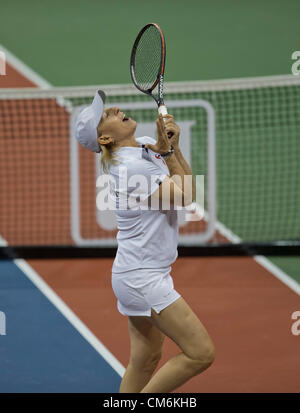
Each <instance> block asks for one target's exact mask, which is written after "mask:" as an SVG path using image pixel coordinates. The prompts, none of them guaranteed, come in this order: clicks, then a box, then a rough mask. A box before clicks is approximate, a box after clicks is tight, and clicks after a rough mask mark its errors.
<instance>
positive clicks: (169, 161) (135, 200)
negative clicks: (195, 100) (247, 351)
mask: <svg viewBox="0 0 300 413" xmlns="http://www.w3.org/2000/svg"><path fill="white" fill-rule="evenodd" d="M104 103H105V95H104V93H103V92H102V91H97V93H96V94H95V97H94V100H93V102H92V104H91V105H90V106H88V107H87V108H85V109H84V110H83V111H82V112H81V113H80V114H79V116H78V119H77V122H76V138H77V139H78V141H79V142H80V143H81V144H82V145H83V146H85V147H86V148H88V149H90V150H92V151H93V152H98V153H99V152H102V154H101V159H102V161H101V162H102V166H103V169H104V170H106V171H108V172H109V174H110V176H111V177H113V178H114V182H116V186H115V188H114V192H115V194H116V197H115V200H116V202H117V203H118V207H117V208H116V210H115V213H116V218H117V224H118V230H119V231H118V235H117V240H118V250H117V254H116V257H115V260H114V263H113V267H112V288H113V291H114V293H115V295H116V297H117V305H118V310H119V312H120V313H121V314H123V315H125V316H127V317H128V327H129V335H130V346H131V348H130V359H129V364H128V366H127V368H126V371H125V374H124V376H123V379H122V382H121V385H120V393H139V392H141V393H168V392H172V391H173V390H175V389H177V388H178V387H179V386H181V385H182V384H184V383H185V382H186V381H187V380H189V379H190V378H191V377H193V376H196V375H198V374H199V373H201V372H203V371H204V370H206V369H207V368H208V367H209V366H210V365H211V364H212V363H213V361H214V357H215V349H214V345H213V342H212V340H211V338H210V337H209V335H208V333H207V331H206V329H205V327H204V326H203V324H202V323H201V321H200V320H199V318H198V317H197V315H196V314H195V313H194V312H193V310H192V309H191V308H190V306H189V305H188V304H187V302H186V301H185V300H184V298H183V297H182V296H181V294H180V293H179V292H178V291H176V290H175V289H174V284H173V279H172V276H171V274H170V271H171V265H172V264H173V262H174V261H175V260H176V258H177V241H178V223H177V210H176V208H175V206H176V205H177V204H180V202H183V205H188V204H190V203H191V202H192V199H193V198H194V196H195V194H194V191H195V188H194V184H193V179H190V180H187V183H184V185H181V184H180V182H179V180H178V179H183V177H184V175H188V176H190V177H192V172H191V169H190V166H189V165H188V164H187V162H186V161H185V159H184V157H183V156H182V153H181V151H180V148H179V144H178V142H179V135H180V129H179V127H178V125H177V124H176V123H175V122H174V118H173V116H171V115H166V119H163V118H162V117H161V116H159V117H158V119H157V122H156V125H157V134H158V137H157V141H155V140H154V139H153V138H151V137H146V136H144V137H141V138H135V136H134V134H135V130H136V127H137V123H136V122H135V121H134V120H133V119H130V118H128V117H126V115H125V114H124V113H123V112H121V111H120V109H119V108H117V107H110V108H104ZM169 132H171V133H172V134H173V136H172V138H171V139H169V138H168V136H167V134H168V133H169ZM124 171H126V173H127V182H129V181H130V180H131V182H139V185H138V191H136V188H132V187H131V186H130V185H128V186H127V187H126V185H125V186H124V185H123V184H124ZM141 176H142V177H144V181H143V182H142V184H141V180H140V179H137V180H136V181H134V179H135V178H136V177H138V178H140V177H141ZM132 180H133V181H132ZM121 181H122V184H120V182H121ZM168 198H170V204H171V207H170V208H169V210H166V209H164V208H163V205H164V202H165V201H166V203H167V202H168V200H169V199H168ZM129 200H131V204H132V205H133V204H134V205H135V207H132V208H128V205H129V202H128V201H129ZM125 201H127V204H126V205H127V209H125V208H124V209H123V208H122V205H125V204H124V202H125ZM157 202H158V203H159V208H156V209H154V208H152V205H155V203H156V205H157ZM145 203H146V204H147V206H148V209H145V208H144V206H145ZM142 205H143V207H142ZM165 336H168V337H169V338H170V339H172V340H173V341H174V342H175V343H176V344H177V345H178V346H179V348H180V349H181V352H180V353H179V354H177V355H176V356H175V357H173V358H171V359H170V360H168V361H167V363H165V364H164V365H163V366H162V367H161V368H160V369H159V370H158V371H157V372H156V374H154V375H153V373H154V371H155V369H156V367H157V365H158V363H159V360H160V358H161V354H162V346H163V342H164V337H165ZM199 390H200V389H199Z"/></svg>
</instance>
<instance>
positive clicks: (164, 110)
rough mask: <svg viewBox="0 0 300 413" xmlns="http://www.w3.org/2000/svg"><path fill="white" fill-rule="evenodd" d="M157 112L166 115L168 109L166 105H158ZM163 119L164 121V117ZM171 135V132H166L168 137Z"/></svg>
mask: <svg viewBox="0 0 300 413" xmlns="http://www.w3.org/2000/svg"><path fill="white" fill-rule="evenodd" d="M158 113H159V114H160V115H162V116H164V115H167V114H168V111H167V107H166V105H160V106H158ZM164 121H166V119H164ZM172 136H173V133H172V132H169V133H168V138H169V139H171V138H172Z"/></svg>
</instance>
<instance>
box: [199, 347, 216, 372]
mask: <svg viewBox="0 0 300 413" xmlns="http://www.w3.org/2000/svg"><path fill="white" fill-rule="evenodd" d="M215 357H216V350H215V346H214V345H213V343H209V344H206V345H205V346H203V345H201V347H200V348H199V349H198V351H197V354H196V356H195V357H193V365H194V369H195V372H196V373H198V372H201V371H203V370H205V369H207V368H208V367H210V366H211V365H212V364H213V362H214V360H215Z"/></svg>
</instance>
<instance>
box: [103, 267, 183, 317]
mask: <svg viewBox="0 0 300 413" xmlns="http://www.w3.org/2000/svg"><path fill="white" fill-rule="evenodd" d="M170 271H171V267H170V266H169V267H166V268H159V269H156V268H142V269H136V270H132V271H126V272H122V273H112V278H111V283H112V288H113V290H114V293H115V295H116V297H117V299H118V310H119V312H120V313H121V314H123V315H126V316H149V317H150V316H151V308H153V309H154V310H155V311H156V313H158V314H159V313H160V311H161V310H163V309H164V308H166V307H168V305H170V304H172V303H173V302H174V301H175V300H177V299H178V298H180V297H181V295H180V294H179V293H178V292H177V291H176V290H174V284H173V278H172V276H171V274H170Z"/></svg>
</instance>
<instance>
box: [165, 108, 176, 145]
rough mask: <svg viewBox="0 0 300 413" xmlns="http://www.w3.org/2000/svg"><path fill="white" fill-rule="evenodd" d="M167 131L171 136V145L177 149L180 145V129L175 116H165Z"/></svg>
mask: <svg viewBox="0 0 300 413" xmlns="http://www.w3.org/2000/svg"><path fill="white" fill-rule="evenodd" d="M163 118H164V121H165V130H166V132H167V134H169V133H170V134H171V138H169V142H170V144H171V145H172V146H173V147H174V148H175V147H177V146H178V145H179V135H180V127H179V126H178V125H177V123H175V121H174V116H173V115H169V114H168V115H164V116H163Z"/></svg>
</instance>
